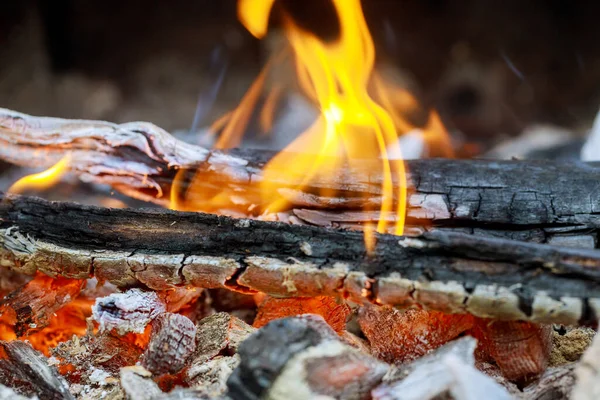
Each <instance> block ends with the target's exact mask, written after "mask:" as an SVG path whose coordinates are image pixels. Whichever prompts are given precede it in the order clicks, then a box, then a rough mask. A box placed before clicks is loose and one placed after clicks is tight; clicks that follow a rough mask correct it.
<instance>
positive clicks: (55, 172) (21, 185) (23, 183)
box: [8, 155, 71, 194]
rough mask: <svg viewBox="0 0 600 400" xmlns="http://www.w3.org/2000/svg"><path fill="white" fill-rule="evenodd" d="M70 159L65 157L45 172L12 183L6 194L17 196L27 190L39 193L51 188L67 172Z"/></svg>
mask: <svg viewBox="0 0 600 400" xmlns="http://www.w3.org/2000/svg"><path fill="white" fill-rule="evenodd" d="M70 159H71V157H70V156H69V155H66V156H64V157H63V158H62V159H61V160H60V161H59V162H57V163H56V164H54V165H53V166H52V167H50V168H48V169H47V170H45V171H43V172H40V173H37V174H31V175H27V176H24V177H23V178H21V179H19V180H18V181H16V182H15V183H13V184H12V186H11V187H10V188H9V189H8V192H9V193H15V194H18V193H23V192H26V191H28V190H40V191H41V190H45V189H48V188H51V187H53V186H54V185H56V184H57V183H58V182H60V178H61V177H62V176H63V175H64V174H65V173H66V172H67V171H68V170H69V162H70Z"/></svg>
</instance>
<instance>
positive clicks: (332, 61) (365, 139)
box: [171, 0, 453, 250]
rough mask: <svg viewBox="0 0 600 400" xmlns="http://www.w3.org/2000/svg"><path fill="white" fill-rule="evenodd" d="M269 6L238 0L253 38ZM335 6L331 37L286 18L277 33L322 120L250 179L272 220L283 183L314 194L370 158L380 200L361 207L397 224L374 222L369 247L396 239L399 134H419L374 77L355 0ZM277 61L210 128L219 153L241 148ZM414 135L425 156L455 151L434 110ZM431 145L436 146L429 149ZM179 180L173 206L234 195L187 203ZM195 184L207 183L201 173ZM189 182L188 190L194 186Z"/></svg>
mask: <svg viewBox="0 0 600 400" xmlns="http://www.w3.org/2000/svg"><path fill="white" fill-rule="evenodd" d="M273 2H274V0H269V1H254V0H240V1H239V2H238V16H239V19H240V21H241V22H242V24H244V26H245V27H246V28H247V29H248V31H250V33H252V34H253V35H254V36H256V37H257V38H262V37H264V36H265V34H266V32H267V24H268V19H269V13H270V10H271V7H272V6H273ZM332 3H333V5H334V6H335V9H336V12H337V16H338V19H339V22H340V24H339V25H340V34H339V37H338V38H337V39H336V40H334V41H330V42H325V41H323V40H322V39H320V38H318V37H317V36H316V35H314V34H313V33H311V32H307V31H305V30H304V29H302V28H301V27H300V26H298V25H297V24H296V23H295V22H294V20H293V19H292V18H291V17H290V16H288V15H286V16H285V18H284V20H285V22H284V32H285V36H286V38H287V41H288V43H289V45H290V47H291V48H292V50H293V54H294V57H295V65H296V72H297V78H298V82H299V84H300V87H301V88H302V90H303V91H304V93H305V94H306V96H307V97H309V98H310V99H311V100H313V101H314V102H315V103H316V104H317V105H318V107H319V109H320V116H319V117H318V118H317V120H316V121H314V123H313V124H312V126H311V127H310V128H309V129H308V130H306V131H305V132H304V133H302V134H301V135H300V136H299V137H298V138H297V139H296V140H295V141H293V142H292V143H291V144H290V145H289V146H288V147H287V148H286V149H284V151H282V152H280V153H279V154H277V155H276V156H275V157H274V158H273V159H272V160H271V161H270V162H269V163H268V164H267V166H266V168H265V171H264V178H263V179H262V182H258V183H256V185H257V189H258V190H259V191H260V193H261V195H262V204H260V207H259V210H261V211H262V212H264V213H265V214H272V213H276V212H279V211H282V210H284V209H286V207H288V206H289V204H288V203H287V201H286V200H285V197H283V196H282V195H281V193H280V190H281V189H282V187H287V188H288V189H292V190H293V189H307V190H308V191H309V192H310V191H311V189H312V191H315V190H314V189H313V188H311V183H313V182H315V181H317V180H318V181H320V182H324V181H325V182H326V181H327V180H328V179H330V178H333V177H334V176H336V175H338V174H339V173H340V171H342V170H343V169H345V168H364V165H365V163H364V161H365V160H371V161H373V162H371V163H369V166H370V167H369V168H373V170H370V171H368V172H370V173H374V174H377V175H380V176H382V177H383V180H382V183H381V202H380V203H379V204H375V205H370V206H368V207H371V208H372V209H370V210H368V211H378V212H379V213H381V214H382V215H383V214H392V215H394V218H377V219H376V221H374V222H373V223H369V224H365V225H364V226H363V229H364V231H365V242H366V244H367V248H368V249H369V250H371V249H373V246H374V244H375V242H374V235H373V233H374V232H375V231H377V232H390V231H391V232H394V233H395V234H398V235H401V234H402V233H403V229H404V221H405V214H406V198H407V193H406V190H407V189H406V188H407V178H406V173H405V172H406V171H405V167H404V163H403V161H402V157H401V151H400V150H401V149H400V144H399V137H400V136H401V135H402V134H404V133H408V132H414V131H415V129H416V128H415V127H414V126H413V125H412V124H410V123H409V122H408V121H407V120H406V119H405V118H404V117H403V115H402V112H414V111H415V110H418V109H419V106H418V104H417V102H416V101H415V99H414V98H413V97H412V96H411V95H410V94H409V93H407V92H406V91H404V90H403V89H400V88H395V87H393V85H389V84H388V83H387V82H385V81H384V80H383V79H382V78H381V77H380V76H379V75H377V74H376V73H375V72H374V61H375V49H374V45H373V41H372V38H371V35H370V33H369V29H368V27H367V24H366V21H365V18H364V16H363V13H362V8H361V4H360V1H359V0H332ZM284 55H285V53H284V52H282V53H279V54H277V55H276V56H275V57H274V58H273V59H271V60H270V62H269V63H268V64H267V66H266V67H265V69H264V70H263V71H262V72H261V74H260V76H259V77H258V78H257V80H256V81H255V82H254V84H253V85H252V86H251V88H250V90H249V91H248V93H247V94H246V96H245V97H244V98H243V99H242V102H241V103H240V105H239V107H238V108H237V109H236V110H234V111H233V112H231V113H229V114H227V115H226V116H224V117H223V118H221V119H220V120H218V121H217V122H216V123H215V124H214V125H213V128H214V129H218V128H222V132H221V135H220V137H219V139H218V141H217V143H216V146H215V147H216V148H219V149H224V148H231V147H236V146H238V145H239V144H240V142H241V138H242V135H243V134H244V131H245V128H246V125H247V123H248V120H249V118H250V116H251V115H252V110H253V108H254V107H255V105H256V102H257V99H258V97H259V95H260V93H261V90H262V88H263V86H264V85H265V83H264V82H265V76H266V73H267V71H268V70H270V69H271V68H273V65H276V64H277V63H280V61H281V59H282V57H283V56H284ZM280 95H281V87H280V86H279V85H277V84H276V85H275V86H274V88H273V91H271V92H270V93H269V94H268V96H267V101H266V102H265V108H264V109H263V110H262V112H261V115H260V122H261V125H262V126H263V127H264V128H265V129H267V130H268V129H270V126H271V122H272V116H273V114H274V112H273V109H274V103H275V102H276V100H277V98H279V96H280ZM418 132H419V135H421V139H422V141H423V142H424V143H425V144H426V145H427V148H428V149H430V150H429V153H430V154H433V155H439V156H445V157H448V156H452V155H453V154H452V147H451V145H450V143H449V141H448V137H447V135H446V132H445V129H444V127H443V125H442V124H441V122H440V119H439V117H438V116H437V114H435V113H431V114H430V118H429V123H428V124H427V126H426V127H425V128H424V129H421V130H418ZM431 149H436V152H432V151H431ZM306 154H310V156H308V157H307V156H306ZM184 179H186V177H185V172H180V173H179V174H178V175H177V177H176V179H175V183H174V185H173V188H172V193H171V207H172V208H175V209H183V210H202V211H209V212H210V211H215V210H219V208H220V206H221V205H226V204H227V200H228V199H230V198H231V197H232V195H233V193H231V192H227V189H223V188H222V187H218V188H215V191H214V192H212V193H208V192H210V191H206V190H204V193H202V194H200V196H198V193H194V196H189V198H186V196H185V195H184V196H183V199H182V198H180V197H179V196H180V195H181V189H182V187H183V186H184V185H183V184H182V181H183V180H184ZM194 179H204V180H205V179H206V176H203V177H196V178H194ZM190 186H192V187H193V186H194V180H192V182H191V185H190ZM188 190H189V189H188ZM319 195H321V196H325V197H328V196H332V195H334V193H331V192H327V193H323V191H320V193H319ZM191 197H193V200H192V199H191ZM241 201H242V203H243V200H241ZM367 203H368V202H367Z"/></svg>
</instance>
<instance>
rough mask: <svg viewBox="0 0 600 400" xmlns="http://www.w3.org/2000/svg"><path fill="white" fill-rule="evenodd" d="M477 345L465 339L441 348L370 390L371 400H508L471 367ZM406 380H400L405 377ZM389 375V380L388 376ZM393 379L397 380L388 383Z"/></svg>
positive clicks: (494, 384)
mask: <svg viewBox="0 0 600 400" xmlns="http://www.w3.org/2000/svg"><path fill="white" fill-rule="evenodd" d="M476 343H477V341H476V340H475V339H473V338H471V337H465V338H462V339H459V340H456V341H454V342H450V343H449V344H447V345H445V346H443V347H441V348H440V349H438V350H436V351H435V352H433V353H431V354H429V355H427V356H425V357H422V358H421V359H419V360H417V361H415V362H414V363H413V364H410V365H408V366H407V367H406V369H405V370H396V371H395V372H392V373H391V374H388V376H386V377H385V378H384V381H387V382H388V383H384V384H382V385H381V386H379V387H377V388H376V389H374V390H373V392H372V395H373V399H374V400H400V399H402V400H428V399H434V398H436V397H437V396H439V395H441V394H444V393H450V394H451V395H452V398H453V399H455V400H476V399H489V400H509V399H512V396H511V395H510V394H509V393H508V391H507V390H506V389H505V388H504V387H503V386H501V385H500V384H498V383H497V382H496V381H494V379H492V378H490V377H489V376H487V375H485V374H484V373H482V372H480V371H478V370H477V369H476V368H475V366H474V355H473V352H474V350H475V346H476ZM403 373H407V374H406V375H405V377H402V376H403V375H404V374H403ZM390 375H391V376H390ZM395 378H400V380H398V381H395V382H390V380H393V379H395Z"/></svg>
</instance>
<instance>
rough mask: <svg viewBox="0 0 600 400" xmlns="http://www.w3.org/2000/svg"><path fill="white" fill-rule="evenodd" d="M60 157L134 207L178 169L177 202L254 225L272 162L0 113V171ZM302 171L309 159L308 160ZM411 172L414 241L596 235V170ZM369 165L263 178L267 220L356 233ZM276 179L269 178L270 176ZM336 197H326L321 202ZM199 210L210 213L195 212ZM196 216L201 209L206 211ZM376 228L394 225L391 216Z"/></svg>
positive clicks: (599, 191)
mask: <svg viewBox="0 0 600 400" xmlns="http://www.w3.org/2000/svg"><path fill="white" fill-rule="evenodd" d="M67 153H68V154H70V163H69V168H70V169H71V171H73V172H75V173H76V174H77V175H79V176H80V177H81V179H83V180H85V181H91V182H98V183H105V184H108V185H111V186H112V187H113V188H115V189H117V190H119V191H121V192H123V193H125V194H127V195H129V196H131V197H134V198H138V199H143V200H146V201H151V202H154V203H157V204H160V205H162V206H166V205H168V204H169V202H170V197H169V193H170V192H171V188H172V183H173V178H174V176H175V174H176V172H177V171H178V170H180V169H185V170H186V172H185V173H184V174H183V175H184V176H187V177H188V178H190V179H191V177H193V176H196V178H195V179H194V184H195V186H194V188H193V189H191V190H188V189H189V187H187V186H186V184H187V183H189V180H185V179H184V180H183V181H182V185H181V186H182V187H181V190H179V191H176V192H177V193H176V194H179V195H181V193H182V192H184V191H187V198H188V199H191V200H192V201H194V200H195V201H202V200H206V199H208V198H210V197H211V196H212V195H214V194H215V193H221V194H225V196H223V195H222V196H220V199H221V204H220V205H219V206H218V207H215V209H214V210H211V211H215V212H216V211H218V212H220V213H237V214H241V215H246V216H251V215H253V214H254V215H256V214H257V213H258V214H260V212H261V211H262V208H261V205H262V204H263V199H262V197H261V194H260V193H259V192H258V191H257V187H256V185H255V184H256V183H257V182H261V181H265V180H266V179H267V177H265V175H264V174H263V168H264V166H265V163H266V162H267V161H268V160H269V159H270V158H271V157H272V155H273V153H272V152H265V151H256V150H254V151H249V150H243V151H240V150H234V151H229V152H223V151H209V150H207V149H205V148H202V147H199V146H196V145H193V144H189V143H185V142H182V141H179V140H177V139H176V138H174V137H173V136H171V135H170V134H169V133H167V132H166V131H164V130H162V129H161V128H159V127H157V126H155V125H152V124H149V123H144V122H134V123H127V124H121V125H117V124H113V123H109V122H103V121H80V120H65V119H59V118H46V117H33V116H29V115H26V114H21V113H18V112H15V111H11V110H7V109H0V159H2V160H5V161H8V162H11V163H15V164H19V165H26V166H32V165H36V166H38V167H49V166H51V165H53V164H54V163H55V162H57V161H58V160H59V159H61V158H62V157H64V156H65V155H66V154H67ZM306 157H309V160H311V162H312V158H313V156H311V155H307V156H306ZM406 164H407V169H408V171H409V177H408V178H409V179H408V180H409V188H408V189H409V201H408V224H409V229H408V230H409V231H410V228H411V225H412V226H414V227H416V228H417V230H421V228H420V227H422V226H423V225H426V226H429V227H430V228H431V227H433V228H436V229H447V230H460V231H465V232H469V233H475V234H478V235H482V234H485V235H490V236H501V237H507V238H513V239H518V240H527V241H534V242H548V241H551V240H552V239H553V238H555V237H556V236H559V237H561V236H564V235H568V236H576V237H577V238H576V239H568V240H572V241H574V242H575V245H577V246H591V247H594V246H596V242H597V234H598V229H599V227H600V164H598V163H587V164H586V163H552V162H542V161H486V160H469V161H465V160H462V161H461V160H443V159H435V160H417V161H407V163H406ZM373 167H374V166H373V165H371V164H370V163H369V162H366V161H365V163H364V164H361V165H360V166H356V165H355V166H354V167H352V168H350V167H349V166H347V167H345V168H342V169H341V172H340V173H339V174H338V175H337V176H335V177H333V178H332V179H325V178H319V177H317V178H316V179H315V181H313V182H311V183H310V185H309V186H306V187H304V188H302V189H298V184H299V183H300V181H301V180H303V179H304V176H303V175H302V174H298V176H297V177H289V176H287V177H286V178H285V179H283V178H281V179H278V178H277V177H274V178H269V179H272V180H273V183H276V186H277V188H278V189H277V195H278V196H281V197H282V198H285V199H286V200H287V201H288V203H289V209H288V210H287V213H284V214H281V213H280V214H278V215H274V216H271V218H278V217H279V218H281V219H285V220H292V221H294V222H296V223H306V224H315V225H320V226H341V227H350V228H353V227H360V225H361V224H363V223H364V222H368V221H371V220H372V219H374V218H379V214H378V213H369V212H365V211H363V209H364V208H365V206H366V205H368V206H369V207H370V208H371V209H373V208H376V206H377V205H378V204H379V203H380V201H381V181H382V177H381V175H380V174H378V173H377V172H376V171H377V170H378V168H377V167H375V168H373ZM275 176H276V174H275ZM323 190H327V191H328V192H329V193H331V192H332V191H335V192H337V194H336V195H335V196H334V197H323V196H320V195H319V193H322V192H323ZM204 203H208V202H206V201H205V202H204ZM205 206H206V204H205ZM383 218H388V219H393V218H394V216H393V215H385V216H383Z"/></svg>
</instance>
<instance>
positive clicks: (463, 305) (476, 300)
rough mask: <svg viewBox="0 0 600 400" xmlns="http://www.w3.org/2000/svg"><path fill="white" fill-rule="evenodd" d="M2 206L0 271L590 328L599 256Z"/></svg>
mask: <svg viewBox="0 0 600 400" xmlns="http://www.w3.org/2000/svg"><path fill="white" fill-rule="evenodd" d="M376 240H377V245H376V248H375V250H374V252H373V253H372V254H368V253H367V252H366V250H365V247H364V240H363V236H362V233H361V232H358V231H347V230H338V229H329V228H323V227H314V226H302V225H292V224H286V223H281V222H268V221H256V220H247V219H234V218H229V217H223V216H217V215H213V214H202V213H185V212H177V211H170V210H164V209H110V208H101V207H95V206H86V205H81V204H75V203H62V202H49V201H46V200H42V199H39V198H32V197H24V196H6V195H4V196H1V197H0V265H2V266H4V267H10V268H14V269H16V270H18V271H22V272H26V273H34V272H35V271H36V270H37V271H40V272H43V273H45V274H48V275H50V276H55V277H56V276H63V277H67V278H76V279H83V278H88V277H90V276H95V277H96V278H98V279H99V280H101V281H102V280H105V281H109V282H112V283H113V284H115V285H117V286H120V287H130V286H146V287H148V288H151V289H155V290H162V289H166V288H170V287H174V286H196V287H205V288H218V287H225V288H229V289H233V290H238V291H245V292H256V291H258V292H264V293H267V294H271V295H274V296H279V297H303V296H305V297H310V296H327V295H330V296H337V295H342V296H344V297H347V298H350V299H352V300H354V301H358V302H374V303H378V304H391V305H394V306H399V307H408V306H413V305H420V306H423V307H426V308H429V309H433V310H438V311H443V312H449V313H456V312H458V313H461V312H468V313H472V314H473V315H476V316H480V317H487V318H497V319H514V320H529V321H534V322H541V323H565V324H579V323H594V322H595V321H596V317H597V316H598V315H600V251H598V250H586V249H569V248H561V247H555V246H550V245H547V244H537V243H527V242H521V241H514V240H508V239H503V238H492V237H485V236H475V235H468V234H461V233H455V232H454V233H452V232H442V231H436V232H426V233H423V234H421V235H418V236H415V237H398V236H393V235H378V236H377V237H376Z"/></svg>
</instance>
